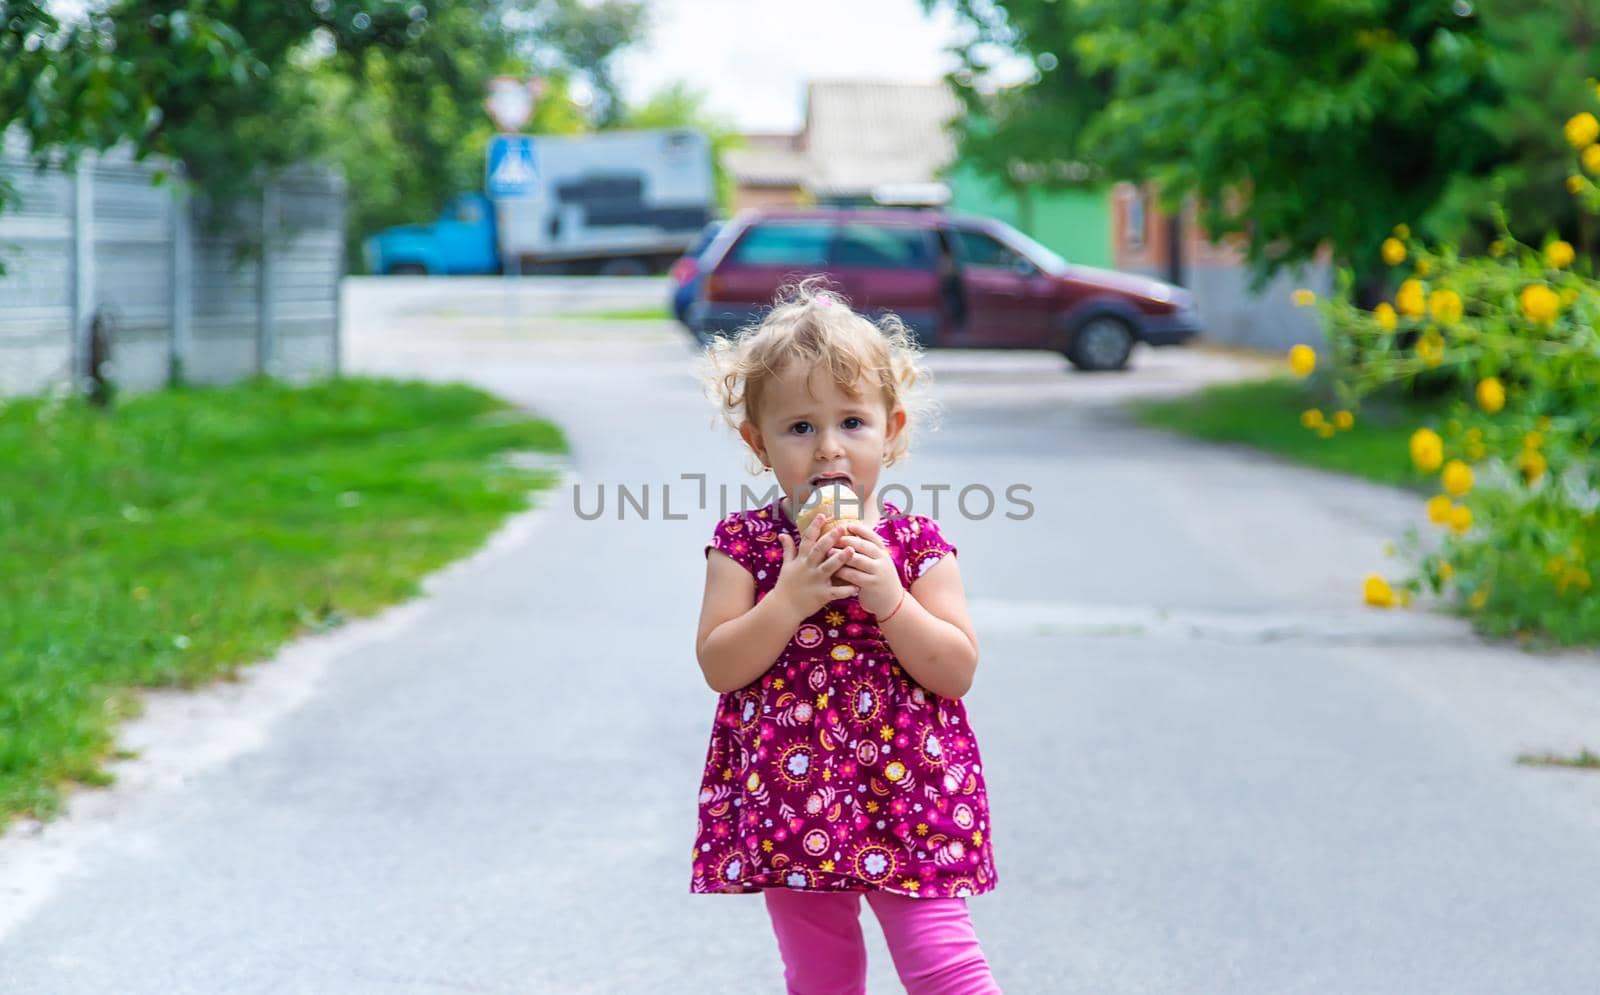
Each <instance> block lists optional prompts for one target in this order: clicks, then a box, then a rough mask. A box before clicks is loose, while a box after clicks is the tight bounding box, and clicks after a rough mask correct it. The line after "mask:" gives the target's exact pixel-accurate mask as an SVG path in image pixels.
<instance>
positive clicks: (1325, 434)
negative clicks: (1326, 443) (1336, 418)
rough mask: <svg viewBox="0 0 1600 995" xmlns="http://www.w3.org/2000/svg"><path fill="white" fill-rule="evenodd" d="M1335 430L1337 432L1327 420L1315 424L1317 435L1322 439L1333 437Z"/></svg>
mask: <svg viewBox="0 0 1600 995" xmlns="http://www.w3.org/2000/svg"><path fill="white" fill-rule="evenodd" d="M1336 432H1338V429H1336V428H1334V427H1333V426H1332V425H1329V424H1328V423H1327V422H1323V423H1322V424H1321V425H1318V426H1317V435H1319V436H1321V437H1322V438H1324V439H1331V438H1333V436H1334V434H1335V433H1336Z"/></svg>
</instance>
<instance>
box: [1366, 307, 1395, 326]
mask: <svg viewBox="0 0 1600 995" xmlns="http://www.w3.org/2000/svg"><path fill="white" fill-rule="evenodd" d="M1372 316H1373V317H1374V318H1376V319H1377V321H1378V327H1379V328H1381V329H1383V330H1384V331H1386V332H1392V331H1394V326H1395V321H1396V318H1395V314H1394V308H1393V307H1392V306H1391V305H1390V304H1389V302H1388V301H1379V302H1378V306H1377V307H1375V308H1373V309H1372Z"/></svg>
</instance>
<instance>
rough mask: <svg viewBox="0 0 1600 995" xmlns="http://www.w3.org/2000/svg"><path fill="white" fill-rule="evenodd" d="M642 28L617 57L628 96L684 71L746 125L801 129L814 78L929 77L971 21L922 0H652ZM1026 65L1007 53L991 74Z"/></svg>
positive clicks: (941, 68)
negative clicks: (926, 9) (928, 7)
mask: <svg viewBox="0 0 1600 995" xmlns="http://www.w3.org/2000/svg"><path fill="white" fill-rule="evenodd" d="M647 7H648V10H649V14H648V16H649V18H650V25H649V28H648V32H647V35H646V37H645V38H644V39H642V40H641V41H640V42H639V43H638V44H636V45H635V46H634V47H632V48H630V49H628V50H626V51H624V52H623V53H621V54H620V55H618V57H617V62H616V73H617V80H618V83H619V84H620V85H621V87H622V92H623V94H624V95H625V97H626V98H627V100H628V101H629V102H630V103H634V102H639V101H643V100H644V99H646V98H647V97H648V96H649V95H650V94H651V93H653V92H655V91H656V90H659V89H660V88H662V87H663V86H666V85H667V84H669V83H671V82H673V81H674V80H678V79H682V80H685V81H686V82H688V83H689V84H690V85H691V86H693V87H694V88H695V89H697V90H699V91H700V92H702V93H704V94H705V95H706V97H707V103H708V104H709V106H710V108H711V109H712V110H714V111H717V112H720V113H721V114H722V115H723V116H724V117H726V118H729V119H731V120H732V121H734V122H735V123H736V124H737V125H738V126H739V128H740V130H743V131H798V130H799V128H800V125H801V123H802V119H803V104H804V97H805V84H806V82H807V81H808V80H812V79H841V78H848V79H887V80H902V81H907V82H932V81H934V80H937V79H939V78H940V77H941V76H943V75H944V74H945V73H946V72H947V71H949V70H951V69H954V68H955V66H956V61H955V57H954V56H952V55H949V54H946V53H945V51H944V49H945V48H946V46H947V45H948V44H949V43H950V42H951V41H953V40H955V39H958V38H963V37H965V36H966V34H967V32H968V31H969V30H970V29H968V28H967V27H965V26H964V25H961V24H960V23H959V22H957V21H956V19H955V18H954V17H953V16H952V15H951V14H950V12H949V11H948V10H946V9H944V8H942V7H941V8H940V9H939V10H937V11H936V12H935V13H934V14H933V15H931V16H929V15H925V14H924V13H923V12H922V5H921V4H920V3H919V2H918V0H649V3H648V4H647ZM1030 70H1031V66H1030V65H1029V64H1028V63H1027V62H1025V61H1021V60H1011V61H1008V62H1006V63H1003V64H1002V65H1001V66H999V67H997V69H996V70H995V71H994V72H993V79H994V81H995V82H1012V81H1015V80H1017V79H1021V78H1023V77H1026V76H1027V74H1028V72H1029V71H1030Z"/></svg>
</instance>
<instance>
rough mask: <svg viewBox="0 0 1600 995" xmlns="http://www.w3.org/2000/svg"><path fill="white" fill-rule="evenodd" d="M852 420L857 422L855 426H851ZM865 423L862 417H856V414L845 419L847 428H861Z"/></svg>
mask: <svg viewBox="0 0 1600 995" xmlns="http://www.w3.org/2000/svg"><path fill="white" fill-rule="evenodd" d="M851 422H855V426H851V424H850V423H851ZM863 424H864V422H862V420H861V419H860V418H856V417H854V416H851V417H849V418H846V419H845V420H844V425H845V428H851V427H856V428H859V427H860V426H861V425H863Z"/></svg>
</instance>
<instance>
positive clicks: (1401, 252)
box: [1380, 238, 1406, 266]
mask: <svg viewBox="0 0 1600 995" xmlns="http://www.w3.org/2000/svg"><path fill="white" fill-rule="evenodd" d="M1380 251H1381V252H1382V253H1383V261H1384V262H1386V263H1388V264H1389V265H1390V266H1399V265H1400V264H1401V263H1403V262H1405V261H1406V244H1405V243H1404V242H1402V241H1400V240H1399V239H1398V238H1386V239H1384V240H1383V246H1382V247H1381V249H1380Z"/></svg>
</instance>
